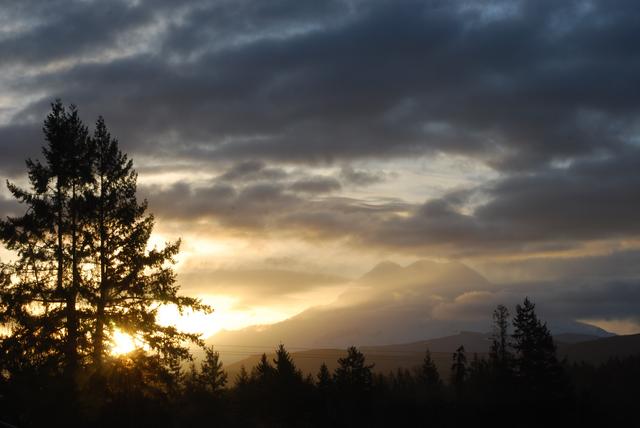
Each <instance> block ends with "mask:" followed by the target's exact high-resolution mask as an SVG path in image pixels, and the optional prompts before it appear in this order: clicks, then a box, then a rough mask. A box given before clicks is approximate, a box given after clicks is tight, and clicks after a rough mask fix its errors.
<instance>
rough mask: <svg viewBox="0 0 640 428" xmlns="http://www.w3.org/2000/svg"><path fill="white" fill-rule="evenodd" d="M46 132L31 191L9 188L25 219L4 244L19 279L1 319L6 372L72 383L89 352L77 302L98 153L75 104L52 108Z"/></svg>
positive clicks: (10, 228)
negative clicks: (50, 370) (27, 371)
mask: <svg viewBox="0 0 640 428" xmlns="http://www.w3.org/2000/svg"><path fill="white" fill-rule="evenodd" d="M43 132H44V136H45V142H46V145H45V146H44V147H43V149H42V153H43V155H44V159H45V163H44V164H43V163H41V162H40V161H38V160H36V161H34V160H31V159H28V160H27V161H26V165H27V172H28V178H29V182H30V188H29V189H22V188H20V187H18V186H17V185H15V184H13V183H8V188H9V191H10V192H11V193H12V195H13V196H14V198H16V199H17V200H18V201H19V202H21V203H23V204H25V205H26V206H27V210H26V213H25V214H24V215H23V216H21V217H9V218H7V219H6V220H4V221H1V222H0V238H1V240H2V242H3V244H4V245H5V247H6V248H7V249H9V250H11V251H14V252H15V253H16V254H17V260H16V261H14V262H12V263H7V264H4V266H3V269H4V270H5V271H6V272H8V274H9V275H11V276H12V277H13V278H15V279H16V280H15V281H11V282H9V283H7V284H4V287H3V288H2V289H1V290H0V313H1V321H2V323H3V324H5V325H9V326H10V329H11V334H10V337H9V338H8V340H3V341H2V352H3V354H4V355H3V361H4V363H5V368H7V365H11V364H12V363H22V362H26V363H27V364H35V365H42V364H44V363H47V364H48V365H49V366H51V367H55V368H56V369H58V368H59V369H62V370H63V371H64V373H65V374H66V375H67V377H68V378H73V377H75V374H76V372H77V370H78V368H79V367H80V365H81V364H82V362H83V361H84V359H85V357H86V355H87V349H88V348H87V340H86V339H87V334H88V331H87V330H86V328H85V325H83V324H82V320H81V319H80V317H81V311H80V310H79V303H80V302H78V300H79V297H80V296H79V294H80V291H81V285H82V276H83V270H82V267H81V264H82V259H83V257H84V256H85V255H86V244H87V242H86V240H85V239H83V237H84V231H85V227H86V223H87V222H86V216H84V215H83V211H84V209H85V208H86V205H85V204H86V198H85V197H84V195H85V192H86V191H87V189H88V186H90V185H91V182H92V180H93V176H92V174H91V155H92V152H91V150H90V144H89V141H88V131H87V128H86V127H85V126H84V125H83V124H82V122H81V120H80V118H79V115H78V111H77V109H76V108H75V107H74V106H71V107H70V108H69V109H68V110H67V109H66V108H65V107H64V106H63V105H62V103H61V102H60V101H56V102H55V103H54V104H52V111H51V112H50V113H49V114H48V115H47V118H46V119H45V122H44V127H43Z"/></svg>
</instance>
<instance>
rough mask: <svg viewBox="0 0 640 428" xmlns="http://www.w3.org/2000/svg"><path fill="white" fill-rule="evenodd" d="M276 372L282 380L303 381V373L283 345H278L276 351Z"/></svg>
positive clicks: (274, 361)
mask: <svg viewBox="0 0 640 428" xmlns="http://www.w3.org/2000/svg"><path fill="white" fill-rule="evenodd" d="M273 363H274V364H275V366H274V371H275V374H276V375H277V377H278V378H279V379H280V380H283V381H284V380H287V381H291V380H300V381H302V373H301V372H300V371H299V370H298V369H297V368H296V365H295V363H294V362H293V359H292V358H291V355H290V354H289V352H288V351H287V350H286V349H285V348H284V345H283V344H280V345H278V349H276V357H275V358H274V360H273Z"/></svg>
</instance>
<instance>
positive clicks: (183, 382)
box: [0, 299, 640, 427]
mask: <svg viewBox="0 0 640 428" xmlns="http://www.w3.org/2000/svg"><path fill="white" fill-rule="evenodd" d="M510 324H512V326H510ZM337 362H338V366H337V368H336V369H335V370H334V371H333V372H331V371H330V370H329V369H328V368H327V366H326V365H325V364H322V366H321V367H320V368H319V369H318V372H317V373H316V374H315V375H312V374H304V373H302V372H301V371H300V370H299V369H298V368H297V367H296V365H295V362H294V360H293V358H292V356H291V355H290V354H289V352H288V351H287V350H286V348H285V346H284V345H280V346H279V347H278V348H277V349H276V352H275V357H274V358H273V359H270V358H268V357H267V355H266V354H263V355H262V357H261V359H260V361H259V363H258V364H257V365H256V366H255V367H252V368H249V369H246V368H244V367H243V368H242V369H241V371H240V373H239V374H238V375H237V376H236V377H235V379H229V378H228V376H227V373H226V372H225V370H224V367H223V364H222V362H221V360H220V357H219V354H218V353H217V352H216V351H215V350H214V349H213V348H212V347H209V348H205V354H204V357H203V358H202V360H201V361H199V362H198V364H195V363H192V364H191V365H190V367H188V368H187V369H185V368H184V367H181V366H174V367H168V366H166V365H164V364H162V362H161V360H159V359H155V358H153V356H150V355H148V354H145V353H144V352H143V351H136V352H134V353H132V354H129V355H126V356H121V357H110V358H107V359H106V361H105V365H106V367H108V369H107V370H106V371H105V376H103V377H101V378H100V382H97V383H96V382H95V378H94V379H85V380H84V382H81V390H82V393H81V394H80V395H78V396H76V397H75V398H73V400H71V401H70V397H68V396H65V395H64V394H63V395H60V392H61V391H63V390H64V388H63V384H61V383H59V382H60V381H61V380H62V379H63V378H58V377H51V376H49V377H47V376H44V377H43V376H40V375H39V374H38V373H36V372H34V373H32V374H31V377H21V378H10V379H7V378H4V381H3V383H2V385H1V387H2V389H1V393H0V394H1V397H2V398H1V400H0V405H1V415H2V418H3V420H4V421H6V422H10V423H13V424H15V425H17V426H20V427H31V426H34V427H35V426H118V427H140V426H154V427H205V426H222V427H226V426H230V427H330V426H380V427H382V426H385V427H386V426H461V425H464V424H470V423H481V424H486V423H490V424H491V425H494V426H532V427H533V426H542V425H545V426H559V425H565V426H578V425H579V426H618V425H622V424H624V423H627V424H628V423H629V422H632V423H633V421H634V420H635V419H634V418H635V415H634V413H633V412H634V411H635V410H634V404H635V401H636V400H637V397H638V396H639V395H638V394H639V393H640V356H636V357H630V358H626V359H623V360H610V361H609V362H607V363H605V364H602V365H600V366H592V365H588V364H584V363H582V364H573V365H570V364H568V363H567V362H566V361H559V360H558V358H557V356H556V350H555V345H554V343H553V338H552V336H551V335H550V333H549V330H548V329H547V327H546V325H545V324H544V323H543V322H541V321H540V320H539V319H538V317H537V315H536V313H535V306H534V305H533V303H532V302H531V301H529V300H528V299H525V301H524V303H523V304H522V305H518V306H516V314H515V317H514V319H513V322H512V323H510V319H509V312H508V310H507V308H505V307H504V306H498V308H497V309H496V310H495V312H494V332H493V343H492V347H491V352H490V353H489V355H488V356H486V357H479V356H478V355H467V353H466V352H465V350H464V348H463V347H462V346H461V347H460V348H458V349H457V350H456V352H455V353H453V354H452V357H451V370H450V372H449V373H443V374H441V373H439V372H438V370H437V368H436V365H435V364H434V361H433V359H432V357H431V354H430V352H429V350H428V349H426V350H425V355H424V359H423V362H422V364H421V365H420V366H419V367H413V368H399V369H397V371H395V372H391V373H387V374H381V373H375V372H374V370H373V369H374V366H373V364H369V363H368V362H367V360H366V356H365V355H364V354H363V353H362V352H360V351H359V350H358V349H357V348H356V347H350V348H349V349H348V350H347V354H346V356H345V357H343V358H340V359H338V361H337ZM25 373H28V371H26V372H25Z"/></svg>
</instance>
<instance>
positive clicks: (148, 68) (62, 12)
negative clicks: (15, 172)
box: [0, 0, 640, 170]
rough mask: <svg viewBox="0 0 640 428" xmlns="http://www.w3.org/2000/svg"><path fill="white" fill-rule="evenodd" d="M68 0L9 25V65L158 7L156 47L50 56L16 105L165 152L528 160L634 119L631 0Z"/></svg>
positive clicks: (121, 26) (590, 143) (145, 16)
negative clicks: (27, 97)
mask: <svg viewBox="0 0 640 428" xmlns="http://www.w3.org/2000/svg"><path fill="white" fill-rule="evenodd" d="M478 4H480V6H478ZM70 6H71V5H68V7H66V8H65V7H62V6H58V7H57V8H55V9H52V10H49V9H47V10H45V11H42V9H41V8H40V9H39V8H36V9H34V13H35V15H36V16H37V21H38V25H34V26H33V28H30V27H28V28H27V29H24V30H22V31H19V32H17V33H16V34H15V35H11V36H9V37H8V38H7V37H5V39H4V41H3V43H8V45H7V46H8V49H6V50H7V53H8V55H6V56H5V55H3V58H5V60H4V61H5V65H6V64H33V63H38V64H42V65H43V66H44V65H50V64H51V62H52V61H55V60H60V59H69V58H71V57H72V56H73V55H75V57H76V58H77V59H81V58H82V55H89V53H92V52H98V51H101V50H104V49H107V48H109V47H117V45H118V43H119V42H118V41H117V40H116V39H117V37H118V34H119V33H121V32H124V33H132V34H133V33H134V32H135V31H136V30H139V31H140V32H143V31H144V29H147V28H149V27H150V26H152V24H154V25H156V26H157V27H158V28H159V29H156V30H153V31H156V32H157V33H158V34H156V33H151V34H152V36H153V38H154V40H155V42H154V43H155V44H154V45H153V46H156V47H154V48H148V49H141V50H139V51H136V52H134V53H132V54H128V55H127V56H120V57H116V58H114V59H113V60H111V61H108V60H106V61H102V62H100V63H79V64H77V65H72V66H70V68H64V67H63V68H62V69H59V70H58V69H55V68H54V69H53V70H50V69H46V68H43V67H40V68H37V71H38V72H37V73H35V74H33V75H30V74H29V73H27V74H26V75H25V77H22V78H20V79H19V82H18V83H16V82H14V83H13V86H14V89H15V88H18V89H20V90H21V91H23V92H25V93H29V92H33V93H46V96H45V97H44V98H43V99H42V100H40V101H36V102H35V103H33V104H32V105H30V106H28V107H26V109H25V110H24V111H23V112H22V113H19V114H18V115H17V116H16V117H20V116H23V115H24V114H28V113H30V112H41V111H42V110H43V106H46V102H48V101H49V100H50V98H52V97H53V96H61V97H63V98H64V99H65V100H66V101H72V102H76V103H77V104H79V105H80V106H81V108H82V110H83V111H85V112H86V113H87V115H88V117H90V118H93V117H95V116H97V114H103V115H104V116H105V117H106V118H107V120H108V123H111V125H112V127H113V130H114V132H115V133H116V134H118V135H119V136H120V137H121V139H122V140H123V141H130V143H129V144H131V145H132V147H137V149H136V150H138V151H142V150H148V149H151V148H153V149H154V150H155V153H156V154H157V155H158V156H162V155H164V156H168V157H176V156H178V157H184V158H188V159H196V158H197V159H199V160H201V159H206V158H210V159H220V158H245V157H249V158H254V159H257V158H263V159H275V160H287V161H301V162H318V161H329V162H330V161H336V160H341V159H352V158H362V157H365V158H367V157H372V156H373V157H379V156H405V155H407V154H415V153H425V152H429V151H442V152H450V153H464V154H470V155H476V156H480V157H482V158H483V159H485V160H487V161H490V162H492V165H494V166H496V167H498V168H501V169H503V170H520V169H522V168H532V167H533V166H535V165H542V164H544V163H546V162H548V161H550V160H552V159H564V158H571V157H576V156H583V155H589V154H593V153H595V152H610V151H615V150H617V149H618V148H619V147H620V146H622V145H625V144H626V143H628V140H629V139H630V138H631V137H632V135H633V134H634V129H636V128H634V127H637V114H638V107H639V106H638V103H637V101H636V100H635V99H634V97H631V96H629V94H631V93H633V91H634V90H635V88H636V87H637V86H638V77H637V76H639V75H640V74H639V73H638V72H639V71H640V70H639V68H640V61H638V53H639V49H640V48H639V47H638V44H637V43H635V40H637V38H638V36H640V33H639V31H640V30H638V29H639V28H640V25H638V18H637V17H638V16H640V15H639V14H638V12H639V10H638V9H639V5H638V3H637V2H635V1H616V2H609V1H604V0H603V1H595V2H586V1H570V2H556V1H538V0H536V1H533V0H530V1H523V2H518V3H514V2H499V1H494V2H489V1H487V2H482V3H472V4H469V3H467V2H441V1H426V2H423V1H410V0H406V1H397V2H386V1H372V2H357V1H346V0H345V1H342V2H341V1H333V2H311V1H303V2H299V1H291V0H288V1H285V0H281V1H277V2H273V3H272V2H268V3H264V2H258V1H241V2H231V1H222V2H198V3H195V4H193V5H190V6H181V7H180V8H177V7H172V6H171V3H161V2H140V3H139V4H138V5H137V6H131V5H127V4H125V3H122V4H120V3H113V4H112V3H109V4H108V5H102V4H100V5H98V4H94V3H91V4H90V5H89V4H85V5H84V6H82V7H78V8H75V7H73V8H72V7H70ZM45 9H46V8H45ZM100 17H103V18H102V19H103V20H102V21H101V20H100ZM71 23H75V24H77V25H76V26H71V25H65V24H71ZM87 26H91V28H92V31H84V32H82V31H83V30H82V29H83V28H85V29H86V28H87ZM70 28H75V29H70ZM60 29H65V30H64V31H61V30H60ZM96 29H97V30H96ZM76 31H78V32H82V34H89V33H90V34H92V35H95V37H94V36H89V37H76V36H75V33H74V32H76ZM148 31H152V30H148ZM140 37H141V36H140ZM40 42H41V43H40ZM48 43H51V44H53V45H55V46H56V48H55V49H49V50H47V51H46V52H44V49H45V48H46V46H47V44H48ZM41 46H43V47H42V49H43V52H40V50H39V49H41ZM58 46H62V47H58ZM33 67H36V66H35V65H34V66H33ZM35 116H36V117H37V119H38V120H40V118H41V117H42V116H41V115H35ZM34 126H35V125H34ZM0 132H2V133H4V130H0Z"/></svg>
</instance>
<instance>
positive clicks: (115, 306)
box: [0, 101, 210, 408]
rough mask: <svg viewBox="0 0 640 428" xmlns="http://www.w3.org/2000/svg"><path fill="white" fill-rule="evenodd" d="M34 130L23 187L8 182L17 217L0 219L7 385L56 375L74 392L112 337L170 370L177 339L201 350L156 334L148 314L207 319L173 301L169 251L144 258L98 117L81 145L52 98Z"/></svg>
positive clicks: (144, 245)
mask: <svg viewBox="0 0 640 428" xmlns="http://www.w3.org/2000/svg"><path fill="white" fill-rule="evenodd" d="M43 131H44V136H45V145H44V147H43V149H42V152H43V155H44V161H43V162H42V163H41V162H40V161H33V160H30V159H29V160H27V172H28V180H29V187H28V188H27V189H22V188H20V187H18V186H16V185H14V184H12V183H8V187H9V190H10V192H11V193H12V195H13V196H14V197H15V198H16V199H17V200H18V201H19V202H21V203H23V204H24V205H25V206H26V212H25V213H24V215H22V216H19V217H9V218H7V219H6V220H3V221H0V240H1V241H2V243H3V244H4V246H5V247H6V248H7V249H9V250H11V251H13V252H15V254H16V259H15V260H14V261H12V262H10V263H4V264H3V265H2V272H4V273H5V274H6V275H9V276H10V277H11V278H13V280H12V281H4V282H0V323H1V324H2V325H3V326H4V327H6V328H8V334H7V335H5V336H4V337H2V340H1V341H0V361H1V365H2V366H1V367H0V370H1V371H2V372H3V373H4V374H5V375H6V376H8V377H9V378H11V377H15V376H18V373H20V372H24V371H25V370H27V369H28V370H31V371H32V372H33V373H34V377H39V378H42V376H44V375H47V376H49V375H51V376H55V375H58V374H63V375H64V378H65V379H66V380H65V382H66V384H67V385H68V391H69V392H70V393H71V394H74V390H75V388H76V385H78V384H79V381H80V380H81V377H83V376H84V375H85V374H86V373H85V371H84V369H87V368H89V367H92V368H93V369H94V372H96V373H98V374H99V376H106V375H107V373H106V372H104V373H101V372H102V371H103V370H102V369H103V365H104V358H105V357H106V356H107V350H108V349H109V343H110V341H111V340H112V333H113V331H114V330H115V329H121V330H123V331H125V332H127V333H130V334H132V335H134V336H136V337H139V338H140V339H142V340H144V342H145V343H146V346H147V347H148V349H149V350H150V352H151V353H153V354H154V358H156V360H155V361H158V363H159V364H162V365H163V366H164V367H165V368H168V367H170V366H174V367H175V365H176V364H177V362H178V361H179V360H183V359H185V358H188V357H189V349H188V347H187V344H186V342H187V341H192V342H196V343H201V342H200V341H199V338H198V335H195V334H188V333H182V332H180V331H178V330H177V329H176V328H174V327H167V326H162V325H159V324H158V323H157V322H156V312H157V310H158V307H159V305H162V304H174V305H176V306H177V307H178V308H179V310H180V311H182V310H184V309H185V308H191V309H193V310H204V311H208V310H210V308H208V307H207V306H205V305H202V304H201V303H200V302H199V301H198V300H197V299H192V298H188V297H181V296H178V286H177V285H176V284H175V273H174V272H173V269H172V265H173V262H174V259H173V258H174V256H175V255H176V254H177V252H178V248H179V242H178V243H169V244H167V245H166V246H165V247H164V248H162V249H157V248H153V249H151V250H149V249H148V242H149V238H150V236H151V232H152V229H153V224H154V223H153V217H152V216H150V215H148V214H146V209H147V205H146V202H143V203H138V202H137V199H136V180H137V175H136V173H135V171H134V170H133V168H132V163H131V161H130V160H128V159H127V157H126V155H124V154H123V153H122V152H121V151H120V150H119V149H118V144H117V141H116V140H114V139H112V138H111V136H110V135H109V133H108V131H107V129H106V126H105V124H104V121H103V120H102V119H99V120H98V122H97V124H96V130H95V133H94V135H93V137H90V136H89V132H88V129H87V127H86V126H85V125H84V124H83V123H82V121H81V120H80V118H79V115H78V111H77V109H76V108H75V107H74V106H71V107H70V108H69V109H66V108H65V107H64V106H63V105H62V103H61V102H60V101H56V102H55V103H54V104H52V110H51V112H50V113H49V114H48V116H47V118H46V119H45V122H44V127H43ZM106 369H107V368H105V370H106ZM108 369H109V370H111V368H108ZM36 372H37V374H36ZM152 372H153V373H156V374H158V375H162V376H165V375H166V374H167V373H166V372H162V373H160V372H158V371H147V372H146V373H152ZM145 379H149V378H148V376H146V377H145ZM50 383H51V382H50ZM100 384H102V385H103V386H104V382H102V381H99V382H93V381H92V382H89V383H87V384H85V385H89V386H91V388H96V387H98V386H99V385H100ZM70 408H71V406H70Z"/></svg>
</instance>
